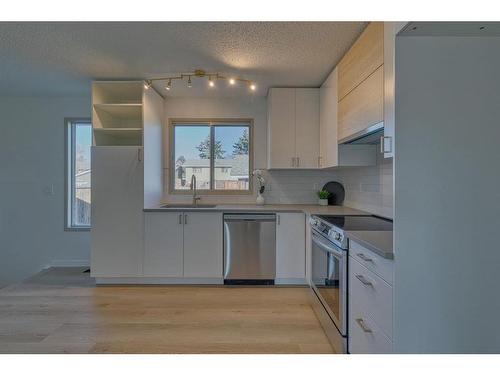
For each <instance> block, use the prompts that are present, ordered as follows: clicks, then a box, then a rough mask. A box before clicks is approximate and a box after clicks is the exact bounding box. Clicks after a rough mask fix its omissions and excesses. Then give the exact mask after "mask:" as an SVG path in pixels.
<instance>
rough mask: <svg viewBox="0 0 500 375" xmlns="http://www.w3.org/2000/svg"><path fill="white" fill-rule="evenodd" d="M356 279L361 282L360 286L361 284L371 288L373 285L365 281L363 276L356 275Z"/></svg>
mask: <svg viewBox="0 0 500 375" xmlns="http://www.w3.org/2000/svg"><path fill="white" fill-rule="evenodd" d="M356 279H358V280H359V281H361V284H363V285H366V286H373V283H371V282H369V281H368V280H366V279H365V277H364V276H363V275H356Z"/></svg>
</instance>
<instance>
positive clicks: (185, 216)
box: [184, 214, 188, 224]
mask: <svg viewBox="0 0 500 375" xmlns="http://www.w3.org/2000/svg"><path fill="white" fill-rule="evenodd" d="M187 223H188V215H187V214H184V224H187Z"/></svg>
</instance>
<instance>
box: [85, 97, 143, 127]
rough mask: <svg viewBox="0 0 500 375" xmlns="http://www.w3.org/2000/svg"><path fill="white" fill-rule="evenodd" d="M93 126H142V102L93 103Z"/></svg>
mask: <svg viewBox="0 0 500 375" xmlns="http://www.w3.org/2000/svg"><path fill="white" fill-rule="evenodd" d="M94 127H95V128H138V127H142V104H141V103H128V104H123V103H122V104H94Z"/></svg>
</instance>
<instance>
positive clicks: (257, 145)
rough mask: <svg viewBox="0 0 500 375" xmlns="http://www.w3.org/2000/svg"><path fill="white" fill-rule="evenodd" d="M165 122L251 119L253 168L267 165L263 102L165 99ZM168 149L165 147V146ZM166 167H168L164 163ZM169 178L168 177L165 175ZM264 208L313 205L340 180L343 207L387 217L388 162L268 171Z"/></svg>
mask: <svg viewBox="0 0 500 375" xmlns="http://www.w3.org/2000/svg"><path fill="white" fill-rule="evenodd" d="M165 117H166V121H167V122H168V119H169V118H253V119H254V167H255V168H266V166H267V154H266V152H267V151H266V150H267V130H266V129H267V103H266V99H265V98H262V97H255V98H254V97H240V98H168V97H167V98H166V99H165ZM167 144H168V142H167ZM165 165H168V164H167V163H166V164H165ZM166 175H168V172H166ZM265 176H266V179H267V185H268V190H267V191H266V193H265V194H264V196H265V198H266V202H267V203H275V204H276V203H283V204H287V203H295V204H296V203H303V204H316V203H317V197H316V191H317V190H319V189H321V188H322V187H323V185H324V184H325V183H326V182H328V181H332V180H334V181H339V182H341V183H343V184H344V186H345V188H346V202H345V204H346V205H349V206H351V207H354V208H358V209H361V210H367V211H369V212H372V213H375V214H378V215H381V216H386V217H392V202H393V194H392V191H393V187H392V160H391V159H388V160H384V159H383V158H379V160H378V163H377V166H374V167H360V168H342V169H336V170H318V171H312V170H281V171H280V170H273V171H267V172H266V173H265ZM255 197H256V194H254V195H252V196H249V195H246V196H245V195H244V196H226V197H224V196H204V197H203V201H204V202H216V203H218V202H228V203H254V202H255ZM164 199H165V200H166V201H170V202H174V201H177V202H179V201H184V202H187V201H189V200H190V197H189V196H178V195H177V196H176V195H168V194H165V196H164Z"/></svg>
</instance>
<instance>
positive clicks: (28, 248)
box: [0, 97, 90, 287]
mask: <svg viewBox="0 0 500 375" xmlns="http://www.w3.org/2000/svg"><path fill="white" fill-rule="evenodd" d="M0 114H1V117H0V287H1V286H3V285H6V284H8V283H11V282H15V281H19V280H21V279H23V278H25V277H27V276H29V275H31V274H33V273H34V272H37V271H39V270H40V269H41V268H42V267H44V266H46V265H48V264H52V263H53V262H59V263H61V264H72V263H75V262H76V263H81V262H88V261H89V257H90V234H89V232H65V231H64V117H90V97H89V98H38V97H33V98H10V97H0ZM52 184H53V185H54V195H47V194H46V193H44V189H45V188H46V187H49V186H51V185H52Z"/></svg>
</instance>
